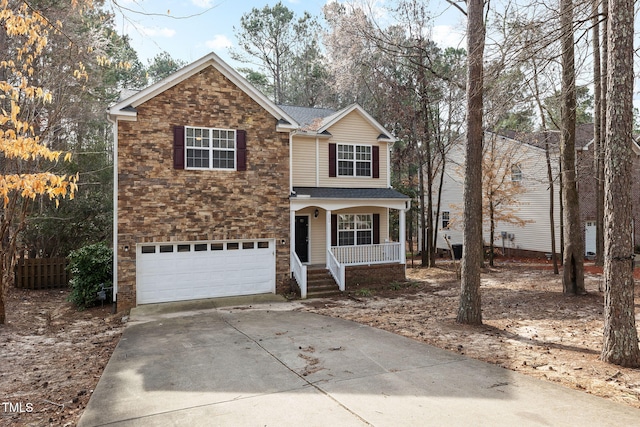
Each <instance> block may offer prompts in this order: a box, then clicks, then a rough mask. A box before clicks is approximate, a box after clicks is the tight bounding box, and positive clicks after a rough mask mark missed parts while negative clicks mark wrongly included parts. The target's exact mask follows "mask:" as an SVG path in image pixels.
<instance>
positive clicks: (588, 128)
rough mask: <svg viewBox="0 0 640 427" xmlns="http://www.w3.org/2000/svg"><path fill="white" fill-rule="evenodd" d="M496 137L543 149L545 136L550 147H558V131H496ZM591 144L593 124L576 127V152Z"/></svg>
mask: <svg viewBox="0 0 640 427" xmlns="http://www.w3.org/2000/svg"><path fill="white" fill-rule="evenodd" d="M497 134H498V135H502V136H505V137H507V138H510V139H513V140H516V141H520V142H524V143H525V144H529V145H532V146H534V147H538V148H542V149H544V144H545V134H546V136H547V137H548V141H549V145H550V146H551V147H559V146H560V136H561V135H560V131H559V130H549V131H546V132H544V131H538V132H517V131H513V130H504V131H498V132H497ZM592 142H593V123H582V124H579V125H577V126H576V150H586V149H587V147H588V146H589V145H590V144H591V143H592Z"/></svg>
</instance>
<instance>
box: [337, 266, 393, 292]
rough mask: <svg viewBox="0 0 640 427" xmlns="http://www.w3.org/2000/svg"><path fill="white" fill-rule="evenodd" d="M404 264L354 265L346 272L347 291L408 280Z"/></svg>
mask: <svg viewBox="0 0 640 427" xmlns="http://www.w3.org/2000/svg"><path fill="white" fill-rule="evenodd" d="M405 267H406V266H405V265H404V264H376V265H354V266H348V267H347V268H346V270H345V280H346V282H347V285H346V291H349V290H351V288H358V287H362V286H376V285H388V284H389V283H392V282H399V281H403V280H406V275H405Z"/></svg>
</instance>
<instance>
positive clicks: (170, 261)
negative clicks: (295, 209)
mask: <svg viewBox="0 0 640 427" xmlns="http://www.w3.org/2000/svg"><path fill="white" fill-rule="evenodd" d="M136 251H137V253H136V299H137V303H138V304H149V303H156V302H168V301H184V300H192V299H200V298H216V297H225V296H234V295H251V294H260V293H275V290H276V286H275V275H276V273H275V269H276V256H275V242H274V241H273V240H243V241H224V242H191V243H144V244H139V245H137V247H136Z"/></svg>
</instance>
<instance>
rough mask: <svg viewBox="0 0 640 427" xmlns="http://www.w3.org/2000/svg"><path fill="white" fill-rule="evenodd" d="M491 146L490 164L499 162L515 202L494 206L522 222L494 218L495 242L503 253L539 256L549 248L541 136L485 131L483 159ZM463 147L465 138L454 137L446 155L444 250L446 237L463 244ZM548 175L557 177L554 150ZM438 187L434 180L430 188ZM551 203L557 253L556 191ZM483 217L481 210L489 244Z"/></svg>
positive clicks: (440, 238)
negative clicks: (521, 223)
mask: <svg viewBox="0 0 640 427" xmlns="http://www.w3.org/2000/svg"><path fill="white" fill-rule="evenodd" d="M525 141H526V142H525ZM491 146H494V147H495V149H496V153H495V155H494V157H495V159H497V160H495V161H493V162H489V163H492V164H494V165H498V166H496V167H495V169H496V170H495V171H494V173H495V174H496V175H498V176H499V177H500V178H502V177H504V179H505V184H504V185H509V186H512V187H511V188H514V189H517V191H514V190H511V191H512V194H515V199H516V202H515V203H510V204H508V205H507V206H502V207H498V208H497V209H498V210H502V211H503V212H504V211H505V210H508V211H509V212H508V214H509V215H510V216H512V217H513V218H514V219H518V220H520V221H522V222H523V223H524V225H522V226H518V225H515V224H513V223H509V222H505V221H503V222H498V223H497V224H496V226H495V234H494V237H495V241H494V246H495V247H496V248H497V249H500V250H504V251H505V252H506V254H508V255H518V256H544V254H545V253H550V252H551V227H550V224H551V222H550V217H549V208H550V198H549V184H548V179H547V163H546V157H545V150H544V140H543V139H542V135H541V134H527V135H516V134H514V133H510V134H506V133H504V134H502V133H501V134H497V133H493V132H489V131H485V137H484V147H485V153H484V156H485V162H486V158H487V157H488V156H489V153H488V152H487V149H488V147H491ZM464 148H465V146H464V138H461V139H458V140H457V142H456V143H454V145H453V146H452V147H451V148H450V150H449V152H448V155H447V162H446V168H445V174H444V182H443V186H442V200H441V208H440V217H439V218H438V240H437V248H438V249H445V250H446V249H447V248H448V244H447V242H446V240H445V238H447V239H449V242H450V243H451V244H453V245H456V244H462V226H463V223H462V221H463V218H462V209H463V182H464V158H465V150H464ZM487 173H488V172H487V170H484V171H483V175H487ZM553 174H554V177H557V154H555V155H554V160H553ZM484 179H486V177H485V178H484ZM556 185H557V183H556ZM437 187H438V183H436V185H434V188H437ZM520 187H521V189H520ZM503 188H504V187H503ZM556 190H559V187H558V186H556ZM434 197H435V196H434ZM435 202H437V200H436V199H434V203H435ZM485 202H486V198H485ZM554 205H555V217H554V227H555V236H556V251H557V252H560V208H559V206H560V205H559V196H558V191H556V195H555V199H554ZM488 221H489V218H488V215H486V213H485V214H484V215H483V238H484V244H485V246H488V245H489V242H490V237H489V222H488Z"/></svg>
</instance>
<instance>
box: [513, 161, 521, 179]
mask: <svg viewBox="0 0 640 427" xmlns="http://www.w3.org/2000/svg"><path fill="white" fill-rule="evenodd" d="M511 181H513V182H522V169H521V168H520V165H518V164H515V165H513V166H511Z"/></svg>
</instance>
